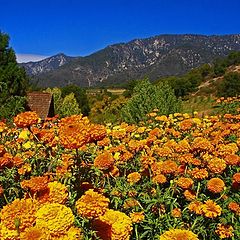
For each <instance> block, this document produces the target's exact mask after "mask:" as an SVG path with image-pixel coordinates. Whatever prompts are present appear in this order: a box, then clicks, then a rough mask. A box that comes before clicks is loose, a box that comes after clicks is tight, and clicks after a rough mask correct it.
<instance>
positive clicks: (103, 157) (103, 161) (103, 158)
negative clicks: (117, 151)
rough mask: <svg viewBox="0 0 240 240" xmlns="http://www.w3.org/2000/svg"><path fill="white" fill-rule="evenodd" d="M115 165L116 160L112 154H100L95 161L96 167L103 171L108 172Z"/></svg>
mask: <svg viewBox="0 0 240 240" xmlns="http://www.w3.org/2000/svg"><path fill="white" fill-rule="evenodd" d="M113 164H114V158H113V156H112V154H111V153H109V152H107V151H105V152H103V153H101V154H99V155H98V156H97V157H96V158H95V160H94V166H95V167H97V168H99V169H101V170H107V169H109V168H111V167H112V166H113Z"/></svg>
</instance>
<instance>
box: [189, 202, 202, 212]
mask: <svg viewBox="0 0 240 240" xmlns="http://www.w3.org/2000/svg"><path fill="white" fill-rule="evenodd" d="M202 205H203V204H202V203H201V202H199V201H193V202H190V204H189V205H188V209H189V210H190V211H191V212H194V213H196V214H202Z"/></svg>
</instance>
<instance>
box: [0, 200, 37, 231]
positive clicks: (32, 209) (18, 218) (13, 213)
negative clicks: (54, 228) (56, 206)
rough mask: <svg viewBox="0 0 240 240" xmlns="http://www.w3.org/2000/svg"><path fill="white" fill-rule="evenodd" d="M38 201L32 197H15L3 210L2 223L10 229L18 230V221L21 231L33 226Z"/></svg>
mask: <svg viewBox="0 0 240 240" xmlns="http://www.w3.org/2000/svg"><path fill="white" fill-rule="evenodd" d="M38 207H39V206H38V203H37V202H36V201H33V200H32V199H30V198H29V199H21V200H20V199H15V200H14V201H13V202H11V203H10V204H8V205H6V206H4V207H3V208H2V210H1V223H2V224H3V225H5V226H6V227H7V228H8V229H9V230H16V223H18V225H19V226H18V228H19V230H20V231H24V230H25V228H28V227H31V226H32V225H33V224H34V222H35V219H36V217H35V213H36V211H37V209H38Z"/></svg>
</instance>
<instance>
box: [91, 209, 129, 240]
mask: <svg viewBox="0 0 240 240" xmlns="http://www.w3.org/2000/svg"><path fill="white" fill-rule="evenodd" d="M94 225H95V229H96V231H97V235H98V236H99V237H100V238H101V239H103V240H109V239H112V240H129V239H130V236H131V232H132V221H131V218H130V217H128V216H127V215H126V214H125V213H122V212H119V211H114V210H111V209H110V210H107V211H106V213H105V214H104V215H103V216H100V218H99V220H98V221H96V222H95V224H94ZM103 226H104V227H103Z"/></svg>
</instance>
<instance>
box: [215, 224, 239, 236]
mask: <svg viewBox="0 0 240 240" xmlns="http://www.w3.org/2000/svg"><path fill="white" fill-rule="evenodd" d="M233 230H234V229H233V227H232V226H231V225H224V224H220V223H219V224H218V225H217V229H216V230H215V233H216V234H217V235H218V236H219V237H220V238H221V239H222V238H230V237H232V236H233V235H234V234H233Z"/></svg>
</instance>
